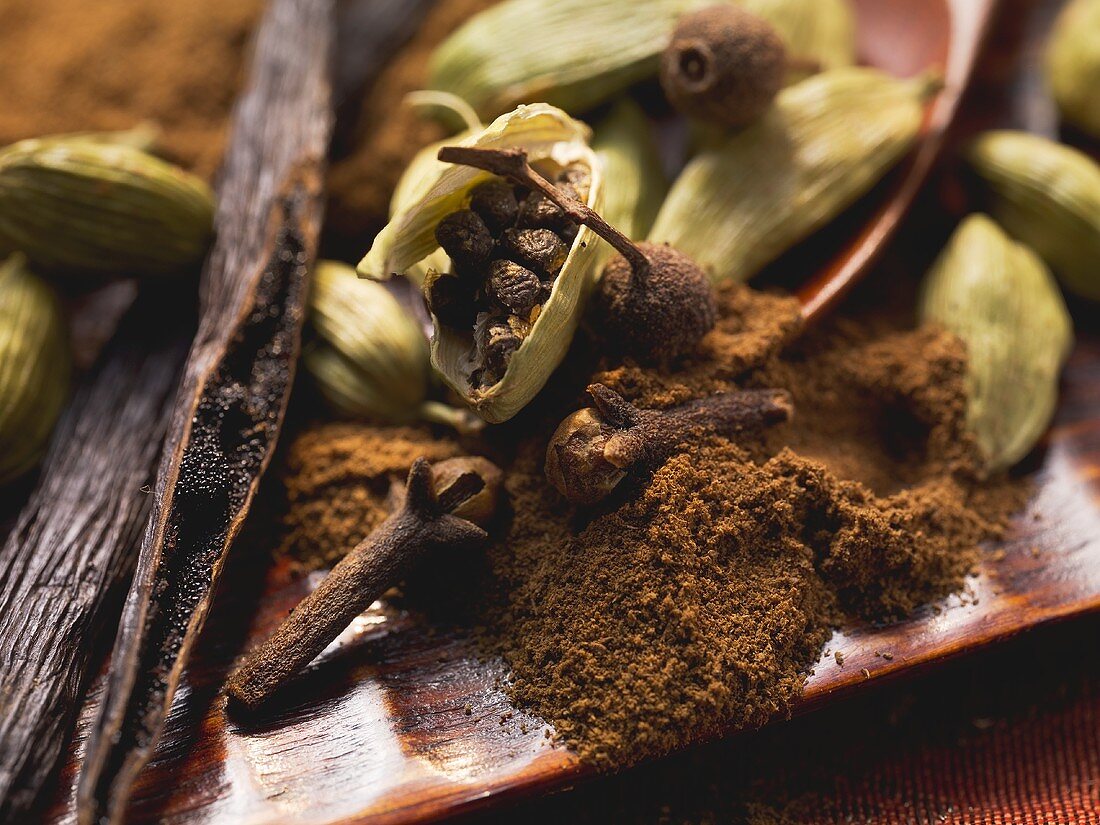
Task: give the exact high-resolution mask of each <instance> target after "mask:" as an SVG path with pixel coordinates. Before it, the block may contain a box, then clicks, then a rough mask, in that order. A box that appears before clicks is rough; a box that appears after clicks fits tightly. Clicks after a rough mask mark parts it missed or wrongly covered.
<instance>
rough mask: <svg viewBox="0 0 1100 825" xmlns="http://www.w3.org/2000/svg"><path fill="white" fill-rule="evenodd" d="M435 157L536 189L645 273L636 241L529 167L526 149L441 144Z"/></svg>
mask: <svg viewBox="0 0 1100 825" xmlns="http://www.w3.org/2000/svg"><path fill="white" fill-rule="evenodd" d="M438 157H439V160H441V161H443V162H444V163H455V164H459V165H461V166H472V167H473V168H475V169H482V170H484V171H486V172H491V173H492V174H494V175H496V176H498V177H501V178H505V179H507V180H510V181H511V182H512V183H515V184H519V185H520V186H526V187H528V188H529V189H537V190H538V191H539V192H541V193H542V194H544V195H545V196H546V197H547V198H549V199H550V200H551V201H553V202H554V203H555V204H556V205H557V207H558V208H559V209H561V210H562V211H563V212H564V213H565V214H566V215H568V216H569V219H570V220H572V221H573V222H574V223H579V224H583V225H584V226H587V227H588V228H589V229H591V230H592V231H593V232H595V233H596V234H597V235H599V236H600V237H601V238H603V239H604V240H605V241H607V242H608V243H609V244H611V246H612V247H614V248H615V250H616V251H617V252H619V254H621V255H622V256H623V257H624V258H626V259H627V261H629V262H630V268H631V270H632V271H633V273H634V274H635V275H636V276H637V277H638V278H644V277H645V276H646V275H647V274H649V260H648V259H647V258H646V256H645V254H644V253H643V252H642V250H641V249H639V248H638V246H637V244H635V243H634V242H633V241H631V240H630V238H628V237H627V236H626V235H624V234H623V233H622V232H620V231H619V230H618V229H616V228H615V227H613V226H612V225H611V224H609V223H608V222H607V221H605V220H604V219H603V218H602V217H601V216H600V214H599V213H598V212H596V211H595V210H594V209H592V208H590V207H589V206H588V204H585V203H582V202H581V201H579V200H577V199H576V198H573V197H570V196H569V195H566V194H565V193H563V192H562V191H561V190H560V189H558V188H557V187H556V186H554V184H552V183H550V181H548V180H547V179H546V178H544V177H543V176H542V175H540V174H539V173H538V172H536V171H535V170H534V169H532V168H531V164H529V163H528V162H527V152H526V151H524V150H523V149H481V148H478V147H474V146H444V147H443V148H442V149H440V150H439V155H438Z"/></svg>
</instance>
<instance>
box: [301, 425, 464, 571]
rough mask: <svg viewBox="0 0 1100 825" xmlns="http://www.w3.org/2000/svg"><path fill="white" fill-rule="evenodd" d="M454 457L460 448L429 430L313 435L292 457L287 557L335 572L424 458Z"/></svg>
mask: <svg viewBox="0 0 1100 825" xmlns="http://www.w3.org/2000/svg"><path fill="white" fill-rule="evenodd" d="M455 455H458V446H457V444H455V443H453V442H451V441H446V440H442V439H439V438H437V437H435V436H433V435H432V432H431V430H429V429H428V428H427V427H373V426H370V425H365V424H351V423H336V424H324V425H321V426H318V427H314V428H312V429H309V430H307V431H306V432H304V433H303V434H302V435H300V436H298V438H296V439H295V440H294V443H293V444H291V446H290V450H289V452H288V454H287V472H286V476H285V479H284V482H285V487H286V496H287V505H288V506H287V511H286V515H285V517H284V525H285V527H286V534H285V537H284V539H283V543H282V552H283V553H285V554H288V555H290V556H291V557H292V558H294V559H295V560H296V561H297V562H298V563H299V564H300V565H301V566H302V567H303V568H305V569H309V570H314V569H319V568H322V567H331V566H332V565H333V564H335V563H336V562H337V561H339V560H340V559H341V558H343V556H344V554H345V553H347V552H348V551H349V550H350V549H351V548H353V547H354V546H355V545H357V544H358V543H359V542H361V541H362V540H363V539H364V538H366V537H367V535H369V534H370V532H371V531H372V530H373V529H374V528H375V527H376V526H378V524H379V523H381V522H382V520H383V519H385V517H386V516H387V515H389V507H388V506H387V504H386V499H387V497H388V496H389V492H390V486H391V484H392V483H394V482H397V483H401V482H403V481H404V480H405V476H406V475H407V474H408V472H409V467H411V466H412V463H413V462H414V461H415V460H416V459H417V458H418V457H420V456H424V457H426V458H427V459H428V460H429V461H441V460H443V459H445V458H451V457H453V456H455Z"/></svg>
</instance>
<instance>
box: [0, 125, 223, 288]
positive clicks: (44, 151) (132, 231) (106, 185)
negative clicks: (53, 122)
mask: <svg viewBox="0 0 1100 825" xmlns="http://www.w3.org/2000/svg"><path fill="white" fill-rule="evenodd" d="M141 141H142V137H141V134H140V132H133V133H109V134H107V135H101V136H94V135H62V136H58V137H52V138H50V137H47V138H34V139H30V140H24V141H20V142H19V143H14V144H12V145H11V146H8V147H6V148H4V149H2V150H0V252H3V251H19V252H23V253H24V254H25V255H26V256H27V257H28V258H29V259H30V260H31V262H32V263H33V264H35V265H36V266H40V267H43V268H47V269H51V270H65V271H72V272H78V273H94V274H102V275H150V276H157V275H169V274H174V273H180V272H183V271H186V270H187V269H188V267H192V266H195V265H196V264H198V263H199V261H200V260H201V259H202V257H203V256H204V255H205V254H206V250H207V247H208V245H209V243H210V240H211V235H212V232H213V220H214V197H213V194H212V193H211V191H210V188H209V187H208V186H207V185H206V183H205V182H204V181H203V180H201V179H200V178H198V177H196V176H195V175H192V174H190V173H188V172H186V171H184V170H183V169H180V168H179V167H177V166H175V165H173V164H171V163H168V162H167V161H164V160H161V159H160V158H157V157H154V156H153V155H151V154H149V153H148V152H145V151H143V149H142V148H140V146H141V145H142V142H141Z"/></svg>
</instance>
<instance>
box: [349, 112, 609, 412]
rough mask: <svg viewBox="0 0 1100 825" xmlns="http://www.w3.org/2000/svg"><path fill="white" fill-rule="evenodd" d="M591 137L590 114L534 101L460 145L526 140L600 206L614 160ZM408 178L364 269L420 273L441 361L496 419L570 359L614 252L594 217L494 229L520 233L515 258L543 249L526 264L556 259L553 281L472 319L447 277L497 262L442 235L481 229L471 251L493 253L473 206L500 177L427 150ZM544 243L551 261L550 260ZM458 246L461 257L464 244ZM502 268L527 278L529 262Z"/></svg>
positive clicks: (450, 379) (472, 400) (453, 381)
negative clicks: (456, 307) (447, 244)
mask: <svg viewBox="0 0 1100 825" xmlns="http://www.w3.org/2000/svg"><path fill="white" fill-rule="evenodd" d="M590 138H591V130H590V129H589V128H588V127H587V126H586V125H585V124H583V123H581V122H580V121H577V120H574V119H573V118H571V117H569V115H567V114H566V113H565V112H563V111H561V110H560V109H557V108H555V107H553V106H549V105H546V104H532V105H529V106H520V107H518V108H517V109H516V110H515V111H513V112H510V113H508V114H506V115H503V116H501V117H499V118H497V119H496V120H495V121H493V122H492V123H491V124H489V125H488V126H486V127H485V128H484V129H483V130H481V131H480V132H476V133H473V134H470V135H469V136H467V137H466V138H464V139H456V140H455V141H454V142H453V144H454V145H458V146H467V147H475V148H482V149H522V150H524V151H525V152H526V153H527V156H528V158H529V159H530V161H531V163H532V164H533V165H536V166H538V167H540V168H541V170H542V171H544V172H546V173H547V174H550V175H552V176H566V177H567V176H571V175H574V174H579V175H580V176H581V177H582V178H583V183H582V184H579V188H580V189H583V199H584V201H585V202H586V203H587V205H588V206H589V207H591V208H593V209H598V208H599V207H600V206H601V205H602V200H603V194H604V186H605V181H604V173H603V167H602V164H601V162H600V160H599V158H598V157H597V156H596V153H595V152H594V151H593V149H592V147H591V146H590V145H589V140H590ZM408 176H415V177H414V179H412V180H411V181H408V182H406V181H404V180H403V181H402V183H400V184H399V185H398V190H399V191H400V192H402V193H403V197H404V198H406V200H405V201H404V202H403V203H400V204H397V203H395V204H394V207H395V208H394V216H393V218H392V219H391V220H390V222H389V224H387V225H386V227H384V228H383V230H382V231H381V232H380V233H379V235H378V237H377V238H375V241H374V244H373V245H372V247H371V249H370V251H369V252H368V253H367V255H366V256H365V257H364V258H363V260H362V261H361V262H360V263H359V267H358V269H359V274H360V275H361V276H364V277H368V278H374V279H377V280H385V279H387V278H391V277H393V276H394V275H404V276H408V277H410V278H411V279H412V280H414V281H420V282H421V283H422V285H423V286H424V288H425V293H426V297H427V298H428V300H429V305H430V307H431V308H432V311H433V313H432V317H433V334H432V339H431V361H432V365H433V366H434V367H435V369H436V371H437V372H438V373H439V375H440V376H441V377H442V378H443V380H444V381H445V382H446V383H447V385H448V386H450V387H451V388H452V389H453V390H454V391H455V392H456V393H457V394H458V395H459V396H460V397H461V398H462V399H463V400H464V401H465V403H466V404H467V405H468V406H469V407H470V408H471V409H473V410H474V411H475V412H476V413H477V414H478V415H479V416H480V417H481V418H483V419H484V420H486V421H488V422H490V423H498V422H501V421H506V420H508V419H509V418H511V417H512V416H514V415H515V414H516V413H517V412H519V410H521V409H522V408H523V407H524V406H525V405H526V404H527V403H528V402H529V401H530V400H531V399H532V398H534V396H535V395H536V394H537V393H538V391H539V390H540V389H542V387H543V385H544V384H545V383H546V381H547V380H548V379H549V377H550V375H551V374H552V373H553V371H554V370H555V369H556V368H557V366H558V364H560V363H561V361H562V359H563V358H564V357H565V353H566V351H567V350H568V349H569V345H570V343H571V342H572V339H573V335H574V333H575V332H576V329H577V326H578V324H579V323H580V319H581V317H582V315H583V313H584V310H585V306H586V304H587V302H588V298H589V295H590V294H591V292H592V288H593V286H594V283H595V279H596V277H597V273H598V269H599V266H600V265H601V263H602V262H603V261H604V260H605V259H606V250H604V249H602V248H601V243H600V242H599V239H598V237H597V236H596V235H595V233H593V232H592V230H590V229H589V228H587V227H585V226H579V227H572V228H570V227H568V226H559V227H557V229H556V230H550V229H548V228H547V227H543V226H542V225H541V223H540V222H541V221H542V220H543V218H540V217H537V216H534V217H533V218H532V220H531V222H530V225H529V228H526V229H524V228H508V229H502V228H498V229H496V230H494V231H496V232H497V234H499V235H501V236H502V238H503V236H504V235H508V239H507V240H508V242H509V244H513V245H517V246H516V249H515V250H514V253H515V256H514V257H519V258H524V256H525V255H527V254H528V253H530V255H531V256H534V257H535V258H539V260H534V259H533V258H532V259H527V258H524V261H526V263H525V262H524V261H520V263H521V264H522V265H523V266H522V268H523V269H525V270H527V271H528V272H533V271H534V270H540V269H545V268H546V267H548V266H549V267H551V269H552V270H553V272H550V271H540V272H536V273H535V274H536V275H537V276H538V277H539V278H540V279H541V280H540V286H539V292H538V294H537V296H536V301H535V304H534V306H533V307H531V308H530V309H528V308H527V305H526V304H527V302H525V303H524V306H523V313H522V314H517V313H515V312H513V313H511V314H509V315H508V316H507V317H506V318H505V317H502V318H500V319H494V318H492V317H490V316H489V314H487V313H485V312H478V313H476V314H475V315H474V316H473V317H471V318H469V319H467V320H469V321H470V322H471V323H470V324H468V325H465V326H464V325H461V324H459V323H457V321H456V319H455V318H454V317H452V316H451V311H450V310H449V309H444V307H445V306H446V304H444V303H443V297H444V296H443V293H442V287H443V286H444V285H448V284H450V283H451V281H448V280H446V279H451V280H452V281H457V280H458V279H459V278H458V276H459V275H460V274H461V271H462V270H463V268H469V267H470V266H471V264H473V263H479V264H480V263H485V262H483V261H477V262H475V261H473V260H469V261H468V260H460V261H457V262H456V261H452V260H450V256H448V255H446V254H444V253H443V250H442V248H441V247H442V244H441V241H440V238H441V237H442V238H444V239H446V237H448V235H447V233H449V237H452V238H454V239H456V240H457V239H459V238H461V237H468V238H475V239H476V241H477V244H478V245H479V247H478V249H480V251H478V249H470V250H467V254H468V256H473V257H475V258H476V257H477V256H478V255H481V256H482V257H485V256H484V255H482V253H487V251H488V248H485V249H481V248H480V247H483V246H485V244H487V243H489V242H488V241H487V240H486V238H485V235H484V233H485V232H487V231H489V229H488V227H487V226H485V225H483V224H484V219H483V218H481V217H480V214H486V215H488V214H489V212H483V213H475V212H474V210H472V209H470V206H471V203H472V199H473V198H474V197H475V195H476V194H477V193H475V190H477V189H478V187H479V186H480V185H482V184H490V183H492V182H493V180H494V179H493V176H492V175H490V174H488V173H486V172H484V171H481V170H478V169H473V168H470V167H467V166H452V165H448V164H440V163H439V162H438V161H433V162H432V163H430V164H429V163H428V159H427V158H423V159H422V160H420V161H419V162H417V163H415V164H414V165H413V166H412V167H410V169H409V170H408V171H407V172H406V177H408ZM563 180H564V177H563ZM518 206H519V205H518V203H517V204H516V207H517V209H518ZM532 206H537V207H538V208H539V210H541V209H542V206H544V205H540V204H538V203H536V202H532ZM486 208H489V207H486ZM456 216H457V217H456ZM554 217H555V216H554V215H553V214H552V210H551V212H550V214H548V215H547V216H545V219H546V220H551V221H552V220H553V219H554ZM491 220H492V219H491V218H490V221H491ZM502 226H503V225H502ZM517 226H518V224H517ZM524 226H527V224H524ZM441 227H443V229H442V230H441V229H440V228H441ZM441 232H442V233H443V234H441ZM508 233H512V234H508ZM552 235H553V237H551V236H552ZM531 244H534V246H531ZM540 245H541V246H540ZM536 247H538V248H536ZM455 249H456V247H452V251H454V250H455ZM543 252H545V253H546V254H548V255H549V258H548V259H546V260H541V257H540V256H541V255H542V253H543ZM455 254H456V255H459V256H460V257H461V253H459V252H455ZM550 259H552V260H550ZM532 267H533V268H534V269H532ZM500 275H501V277H502V278H504V276H506V275H507V276H509V277H510V276H511V275H519V276H524V277H526V276H525V275H524V273H522V272H513V273H504V272H502V273H500ZM440 282H442V283H440ZM460 297H461V296H460ZM509 300H510V299H509ZM463 317H465V316H463ZM513 319H515V320H513ZM498 350H500V352H499V353H498ZM497 355H499V356H500V357H499V358H497Z"/></svg>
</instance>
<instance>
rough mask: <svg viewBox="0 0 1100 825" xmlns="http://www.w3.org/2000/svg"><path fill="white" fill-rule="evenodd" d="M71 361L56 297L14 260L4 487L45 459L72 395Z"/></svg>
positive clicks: (5, 282) (1, 428) (4, 272)
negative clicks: (70, 390) (44, 454)
mask: <svg viewBox="0 0 1100 825" xmlns="http://www.w3.org/2000/svg"><path fill="white" fill-rule="evenodd" d="M69 361H70V357H69V343H68V340H67V338H66V334H65V323H64V320H63V319H62V317H61V311H60V308H59V307H58V305H57V300H56V298H55V297H54V294H53V292H52V291H51V290H50V288H49V287H48V286H47V285H46V284H45V282H43V281H42V280H41V279H40V278H39V277H38V276H37V275H35V274H34V273H33V272H31V271H30V269H29V268H28V267H27V260H26V258H25V257H24V256H23V255H21V254H18V253H17V254H15V255H12V256H11V257H10V258H8V259H7V261H5V262H3V263H0V484H3V483H4V482H7V481H11V480H12V479H13V478H16V477H18V476H20V475H22V474H23V473H24V472H26V471H27V470H29V469H31V467H33V466H34V465H35V464H37V463H38V460H39V458H41V457H42V453H43V452H44V451H45V449H46V444H47V442H48V441H49V438H50V433H51V432H52V431H53V425H54V424H55V423H56V421H57V417H58V415H60V413H61V408H62V407H63V406H64V404H65V398H66V396H67V395H68V392H69V373H70V364H69Z"/></svg>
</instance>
